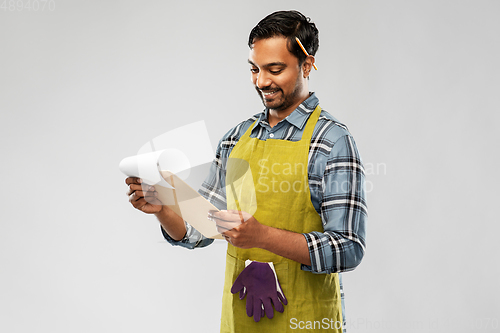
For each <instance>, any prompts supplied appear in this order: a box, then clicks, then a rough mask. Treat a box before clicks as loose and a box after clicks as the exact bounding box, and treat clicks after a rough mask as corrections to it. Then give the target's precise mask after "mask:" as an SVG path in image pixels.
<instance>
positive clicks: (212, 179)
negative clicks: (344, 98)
mask: <svg viewBox="0 0 500 333" xmlns="http://www.w3.org/2000/svg"><path fill="white" fill-rule="evenodd" d="M318 104H319V100H318V98H317V97H316V95H315V94H314V93H312V94H311V95H310V96H309V98H308V99H306V100H305V101H304V102H303V103H302V104H301V105H299V107H297V109H295V110H294V111H293V112H292V113H291V114H290V115H289V116H288V117H286V118H285V119H284V120H283V121H281V122H280V123H278V124H277V125H276V126H274V127H272V128H271V126H270V125H269V123H268V121H267V112H268V110H267V109H266V110H264V111H263V112H261V113H259V114H256V115H254V116H253V117H251V118H249V119H248V120H246V121H244V122H242V123H240V124H238V125H237V126H236V127H234V128H233V129H231V130H230V131H229V132H227V133H226V135H224V137H223V138H222V139H221V140H220V142H219V145H218V147H217V151H216V156H215V159H214V161H213V163H212V166H211V168H210V173H209V175H208V177H207V178H206V179H205V181H204V183H203V184H202V187H201V189H200V190H199V193H200V194H202V195H203V196H204V197H205V198H207V199H208V200H209V201H210V202H212V203H213V204H214V205H215V206H216V207H217V208H219V209H226V193H225V161H227V158H228V157H229V154H230V153H231V151H232V149H233V147H234V146H235V145H236V143H237V142H238V140H239V138H240V137H241V136H242V135H243V134H244V133H245V132H246V130H247V129H248V128H249V127H250V126H251V125H252V124H253V123H254V121H255V120H258V121H257V122H256V124H255V126H254V128H253V129H252V133H251V135H250V136H251V137H253V138H258V139H260V140H266V139H267V138H269V137H271V138H273V139H280V140H290V141H299V140H300V138H301V137H302V132H303V130H304V128H305V124H306V122H307V120H308V119H309V116H310V115H311V113H312V112H313V111H314V109H315V108H316V106H317V105H318ZM308 159H309V164H308V179H309V188H310V192H311V202H312V204H313V205H314V208H315V209H316V211H317V212H318V214H320V216H321V219H322V222H323V229H324V230H323V232H319V231H313V232H310V233H305V234H303V235H304V237H305V238H306V240H307V244H308V247H309V255H310V258H311V266H307V265H302V266H301V268H302V270H304V271H310V272H312V273H336V272H345V271H349V270H352V269H354V268H355V267H356V266H357V265H359V263H360V262H361V259H362V257H363V255H364V251H365V229H366V219H367V208H366V199H365V174H364V169H363V164H362V162H361V158H360V156H359V153H358V150H357V148H356V144H355V143H354V139H353V138H352V136H351V134H350V133H349V131H348V129H347V127H346V126H345V125H343V124H342V123H340V122H338V121H337V120H336V119H335V118H334V117H332V116H331V115H330V114H329V113H328V112H326V111H324V110H322V112H321V114H320V117H319V119H318V122H317V124H316V127H315V128H314V132H313V135H312V138H311V144H310V147H309V158H308ZM186 228H187V233H186V236H184V238H183V239H182V240H180V241H178V242H177V241H174V240H172V239H171V238H170V237H169V236H168V235H167V234H166V233H165V232H164V231H163V229H162V231H163V234H164V236H165V238H166V239H167V241H169V242H170V243H171V244H173V245H180V246H183V247H187V248H191V249H192V248H195V247H203V246H206V245H209V244H211V243H212V242H213V239H209V238H205V237H204V236H203V235H201V234H200V233H199V232H198V231H197V230H196V229H194V228H193V227H191V226H190V225H189V224H187V223H186Z"/></svg>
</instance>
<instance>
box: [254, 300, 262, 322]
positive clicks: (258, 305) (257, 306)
mask: <svg viewBox="0 0 500 333" xmlns="http://www.w3.org/2000/svg"><path fill="white" fill-rule="evenodd" d="M261 314H262V302H261V301H260V299H258V298H257V297H256V298H255V301H254V302H253V320H255V322H256V323H258V322H259V320H260V318H261Z"/></svg>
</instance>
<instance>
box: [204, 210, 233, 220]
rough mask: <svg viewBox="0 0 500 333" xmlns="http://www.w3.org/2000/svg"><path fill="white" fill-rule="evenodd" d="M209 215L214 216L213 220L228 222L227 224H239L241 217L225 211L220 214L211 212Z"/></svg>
mask: <svg viewBox="0 0 500 333" xmlns="http://www.w3.org/2000/svg"><path fill="white" fill-rule="evenodd" d="M209 215H210V216H212V217H213V218H215V219H217V220H219V221H227V222H239V221H240V217H239V215H238V214H237V213H236V214H234V213H230V212H228V211H225V210H221V211H220V212H209Z"/></svg>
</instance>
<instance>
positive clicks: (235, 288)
mask: <svg viewBox="0 0 500 333" xmlns="http://www.w3.org/2000/svg"><path fill="white" fill-rule="evenodd" d="M243 288H244V286H243V281H242V278H241V275H238V277H237V278H236V281H234V283H233V286H232V287H231V293H233V294H236V293H237V292H238V291H240V290H243Z"/></svg>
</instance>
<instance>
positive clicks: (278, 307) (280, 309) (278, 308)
mask: <svg viewBox="0 0 500 333" xmlns="http://www.w3.org/2000/svg"><path fill="white" fill-rule="evenodd" d="M273 304H274V308H275V309H276V311H278V312H281V313H283V311H285V308H284V306H283V304H281V299H280V295H279V293H278V297H275V298H273Z"/></svg>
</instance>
